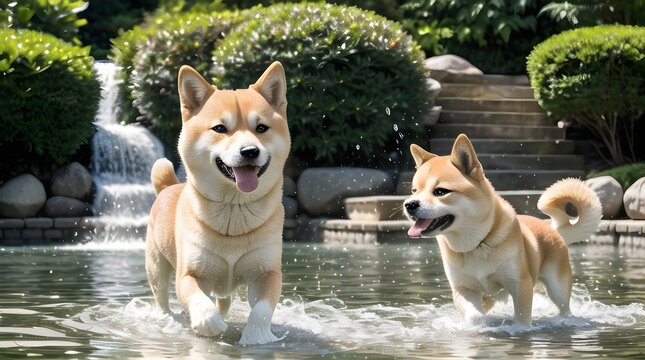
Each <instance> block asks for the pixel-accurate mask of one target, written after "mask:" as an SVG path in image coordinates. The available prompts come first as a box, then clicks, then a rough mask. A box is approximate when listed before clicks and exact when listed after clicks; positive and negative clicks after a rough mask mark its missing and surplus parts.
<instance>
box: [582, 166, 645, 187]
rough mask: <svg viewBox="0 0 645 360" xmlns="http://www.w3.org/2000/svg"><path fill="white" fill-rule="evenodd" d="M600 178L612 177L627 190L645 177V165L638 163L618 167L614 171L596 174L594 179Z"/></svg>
mask: <svg viewBox="0 0 645 360" xmlns="http://www.w3.org/2000/svg"><path fill="white" fill-rule="evenodd" d="M598 176H611V177H613V178H614V179H616V181H618V183H620V185H621V186H622V187H623V190H627V189H628V188H629V187H630V186H632V184H633V183H635V182H636V180H638V179H640V178H642V177H645V163H636V164H628V165H622V166H618V167H615V168H612V169H608V170H604V171H601V172H598V173H595V174H594V175H593V176H591V177H592V178H594V177H598Z"/></svg>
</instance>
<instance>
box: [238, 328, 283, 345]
mask: <svg viewBox="0 0 645 360" xmlns="http://www.w3.org/2000/svg"><path fill="white" fill-rule="evenodd" d="M278 340H280V338H278V337H277V336H275V335H273V333H272V332H271V329H267V328H260V327H256V326H248V325H247V326H246V327H245V328H244V331H243V332H242V338H241V339H240V344H242V345H262V344H268V343H271V342H274V341H278Z"/></svg>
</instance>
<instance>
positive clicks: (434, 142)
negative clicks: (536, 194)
mask: <svg viewBox="0 0 645 360" xmlns="http://www.w3.org/2000/svg"><path fill="white" fill-rule="evenodd" d="M470 141H471V142H472V144H473V147H474V148H475V151H477V152H478V153H482V154H485V153H488V154H533V155H542V154H573V152H574V142H573V141H572V140H516V139H470ZM454 142H455V139H454V138H436V139H430V146H428V147H424V148H425V149H426V150H428V151H431V152H433V153H435V154H438V155H447V154H449V153H450V151H451V150H452V145H453V143H454ZM422 146H423V145H422Z"/></svg>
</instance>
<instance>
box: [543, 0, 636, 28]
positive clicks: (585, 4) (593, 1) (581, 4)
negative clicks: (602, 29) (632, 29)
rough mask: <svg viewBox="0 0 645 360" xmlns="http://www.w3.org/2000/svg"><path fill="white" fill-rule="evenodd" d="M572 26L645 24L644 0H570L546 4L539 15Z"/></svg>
mask: <svg viewBox="0 0 645 360" xmlns="http://www.w3.org/2000/svg"><path fill="white" fill-rule="evenodd" d="M543 14H547V15H549V17H551V18H552V19H553V20H555V21H557V22H559V23H564V24H565V25H566V26H568V27H570V28H576V27H584V26H594V25H600V24H623V25H639V26H642V25H645V1H643V0H568V1H563V2H557V1H554V2H550V3H549V4H546V5H545V6H544V7H543V8H542V9H541V10H540V13H539V15H543Z"/></svg>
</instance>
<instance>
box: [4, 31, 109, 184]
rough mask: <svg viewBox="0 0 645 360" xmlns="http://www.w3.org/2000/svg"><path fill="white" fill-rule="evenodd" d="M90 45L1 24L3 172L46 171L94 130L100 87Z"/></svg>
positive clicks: (61, 160)
mask: <svg viewBox="0 0 645 360" xmlns="http://www.w3.org/2000/svg"><path fill="white" fill-rule="evenodd" d="M88 54H89V48H80V47H76V46H73V45H70V44H68V43H66V42H64V41H62V40H60V39H57V38H55V37H53V36H51V35H47V34H44V33H39V32H35V31H30V30H17V31H16V30H13V29H4V30H0V94H3V96H2V97H1V98H0V128H1V129H2V131H0V154H1V155H0V156H1V157H2V159H1V160H0V166H1V167H2V169H0V173H2V176H3V177H4V176H7V175H8V173H20V172H23V171H26V170H31V171H33V172H47V171H48V170H51V169H52V166H53V167H55V166H57V165H62V164H64V163H65V162H67V161H68V160H69V159H70V158H71V157H72V156H73V155H74V153H75V152H76V151H77V150H78V149H79V147H80V146H81V145H82V144H84V143H86V142H87V140H88V138H89V137H90V136H91V134H92V121H93V120H94V115H95V113H96V110H97V107H98V101H99V97H100V87H99V84H98V82H97V80H96V79H95V78H94V69H93V67H92V65H93V59H92V58H91V57H90V56H89V55H88Z"/></svg>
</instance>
